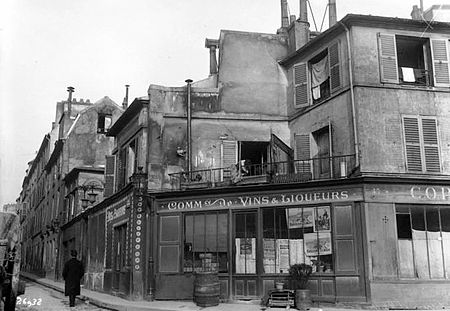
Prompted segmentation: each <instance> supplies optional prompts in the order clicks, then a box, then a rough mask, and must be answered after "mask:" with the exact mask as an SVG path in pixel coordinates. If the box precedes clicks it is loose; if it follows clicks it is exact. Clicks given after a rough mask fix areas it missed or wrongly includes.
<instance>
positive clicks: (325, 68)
mask: <svg viewBox="0 0 450 311" xmlns="http://www.w3.org/2000/svg"><path fill="white" fill-rule="evenodd" d="M293 71H294V88H295V92H294V100H295V107H297V108H302V107H307V106H309V105H310V104H313V105H315V104H318V103H320V102H322V101H324V100H326V99H327V98H329V97H330V96H331V94H332V93H333V92H334V91H336V90H338V89H339V88H340V86H341V71H340V55H339V42H335V43H333V44H332V45H330V46H329V47H328V48H327V49H325V50H324V51H322V52H320V53H319V54H318V55H316V56H314V57H313V58H312V59H310V60H309V61H308V62H305V63H299V64H295V65H294V67H293Z"/></svg>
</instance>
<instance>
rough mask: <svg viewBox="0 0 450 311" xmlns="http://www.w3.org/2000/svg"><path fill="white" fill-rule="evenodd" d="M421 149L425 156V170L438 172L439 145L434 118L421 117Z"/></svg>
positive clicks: (439, 167)
mask: <svg viewBox="0 0 450 311" xmlns="http://www.w3.org/2000/svg"><path fill="white" fill-rule="evenodd" d="M422 136H423V149H424V156H425V170H426V171H427V172H440V171H441V164H440V158H439V145H438V135H437V123H436V120H435V119H431V118H422Z"/></svg>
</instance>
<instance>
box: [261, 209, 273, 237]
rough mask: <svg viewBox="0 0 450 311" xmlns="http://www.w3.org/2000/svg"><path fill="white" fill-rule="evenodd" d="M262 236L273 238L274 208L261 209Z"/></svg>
mask: <svg viewBox="0 0 450 311" xmlns="http://www.w3.org/2000/svg"><path fill="white" fill-rule="evenodd" d="M262 213H263V238H272V239H273V238H275V228H274V209H273V208H266V209H263V211H262Z"/></svg>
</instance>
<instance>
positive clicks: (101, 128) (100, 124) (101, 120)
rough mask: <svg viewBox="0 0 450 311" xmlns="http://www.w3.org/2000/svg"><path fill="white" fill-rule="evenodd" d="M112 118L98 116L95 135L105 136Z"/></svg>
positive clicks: (109, 116) (102, 115)
mask: <svg viewBox="0 0 450 311" xmlns="http://www.w3.org/2000/svg"><path fill="white" fill-rule="evenodd" d="M111 123H112V118H111V115H106V114H99V115H98V119H97V133H100V134H105V133H107V132H108V131H109V128H110V127H111Z"/></svg>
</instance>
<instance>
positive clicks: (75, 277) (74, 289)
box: [62, 250, 84, 307]
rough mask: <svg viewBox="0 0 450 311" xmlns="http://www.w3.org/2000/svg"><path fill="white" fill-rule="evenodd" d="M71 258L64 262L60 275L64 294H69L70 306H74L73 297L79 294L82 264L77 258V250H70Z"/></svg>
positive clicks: (82, 272) (82, 271)
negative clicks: (62, 280) (62, 279)
mask: <svg viewBox="0 0 450 311" xmlns="http://www.w3.org/2000/svg"><path fill="white" fill-rule="evenodd" d="M70 256H72V258H71V259H70V260H68V261H67V262H66V263H65V264H64V269H63V273H62V276H63V278H64V294H65V295H66V296H69V303H70V306H71V307H75V297H76V296H77V295H79V294H80V280H81V278H82V277H83V275H84V266H83V264H82V263H81V261H79V260H78V259H77V251H76V250H71V251H70Z"/></svg>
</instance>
